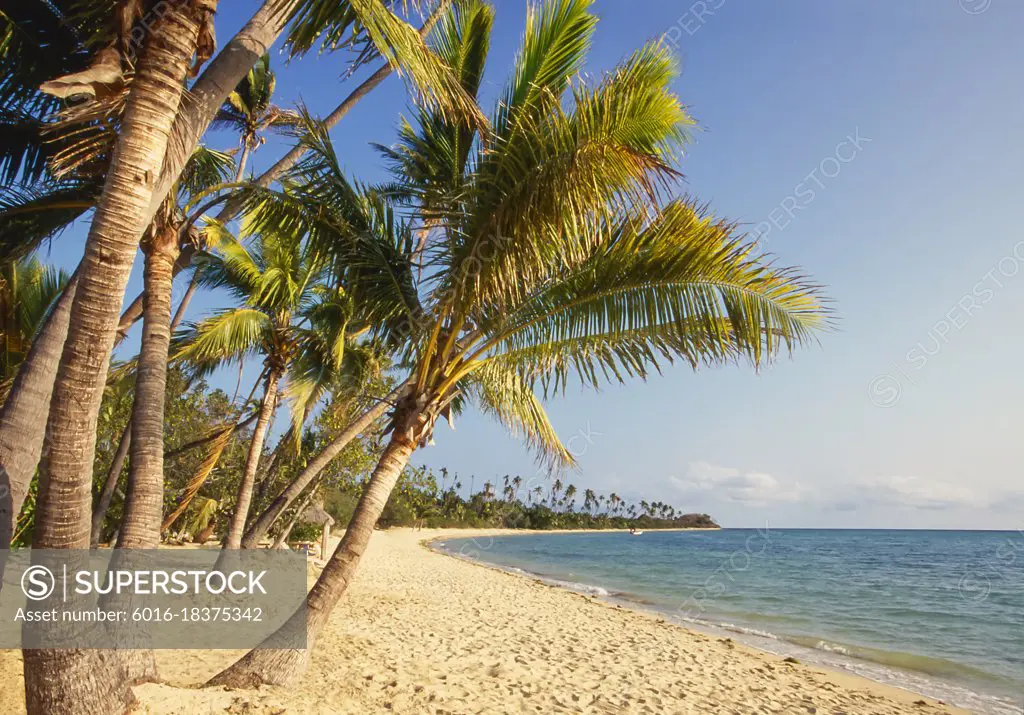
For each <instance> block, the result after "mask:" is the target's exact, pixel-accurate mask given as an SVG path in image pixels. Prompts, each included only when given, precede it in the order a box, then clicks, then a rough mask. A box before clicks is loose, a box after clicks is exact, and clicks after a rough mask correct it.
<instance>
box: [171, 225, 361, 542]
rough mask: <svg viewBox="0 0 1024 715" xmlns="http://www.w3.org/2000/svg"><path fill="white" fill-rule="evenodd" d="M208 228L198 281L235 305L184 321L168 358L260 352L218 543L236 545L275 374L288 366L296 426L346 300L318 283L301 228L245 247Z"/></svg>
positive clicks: (323, 379)
mask: <svg viewBox="0 0 1024 715" xmlns="http://www.w3.org/2000/svg"><path fill="white" fill-rule="evenodd" d="M216 230H217V231H218V232H219V234H220V236H219V238H220V240H219V245H218V246H217V247H216V249H215V250H213V251H210V252H207V253H205V255H204V256H203V257H202V259H201V262H200V265H199V271H200V274H199V275H200V283H201V285H203V286H205V287H209V288H227V289H228V290H230V291H231V292H232V293H233V294H234V295H235V297H236V298H237V299H238V300H239V301H240V302H241V305H239V306H238V307H235V308H229V309H227V310H224V311H221V312H219V313H217V314H215V315H213V316H211V317H209V318H206V319H204V320H202V321H201V322H199V323H198V324H195V325H191V326H190V327H189V329H188V330H187V331H186V333H185V334H184V335H183V336H182V337H181V345H180V347H178V349H177V350H176V351H175V354H174V359H176V360H187V361H189V362H191V363H193V364H194V365H196V366H197V367H199V368H200V369H202V370H211V369H213V368H214V367H216V366H218V365H220V364H223V363H225V362H231V361H238V360H241V359H244V358H245V357H246V356H248V355H255V354H259V355H262V356H263V362H264V369H263V372H262V374H261V379H262V380H263V381H264V383H263V397H262V399H261V401H260V407H259V416H258V418H257V420H256V425H255V427H254V428H253V435H252V441H251V443H250V445H249V451H248V456H247V458H246V462H245V468H244V470H243V472H242V475H241V481H240V483H239V487H238V494H237V499H236V502H235V508H234V511H233V512H232V517H231V523H230V527H229V529H228V534H227V537H226V539H225V541H224V548H226V549H237V548H240V547H241V542H242V534H243V532H244V529H245V523H246V518H247V516H248V514H249V505H250V503H251V501H252V496H253V486H254V484H255V479H256V471H257V468H258V466H259V460H260V457H261V456H262V454H263V443H264V441H265V439H266V435H267V430H268V429H269V427H270V423H271V419H272V417H273V414H274V411H275V409H276V407H277V401H278V394H279V392H280V390H281V387H282V380H283V379H284V378H285V376H286V374H288V373H289V371H291V379H290V381H289V386H288V391H289V393H290V397H291V401H292V410H291V411H292V424H293V428H294V430H295V431H294V434H301V425H302V422H303V421H304V420H305V418H306V416H307V415H308V414H309V410H310V409H311V407H312V406H313V405H314V404H315V403H316V401H318V400H319V398H320V397H321V396H322V395H323V394H324V391H325V389H326V385H327V383H328V382H329V379H330V374H329V371H327V370H325V369H324V368H323V365H324V364H325V363H328V364H330V363H333V364H335V365H338V364H340V362H341V360H342V359H343V358H344V353H345V344H346V336H347V333H346V326H347V323H348V320H349V318H350V317H351V310H352V305H351V301H350V300H349V299H348V298H347V296H345V295H343V294H341V293H339V292H338V291H336V290H333V289H331V288H329V287H327V286H324V285H323V284H321V283H320V281H321V279H322V278H323V277H324V275H325V269H326V266H325V261H324V256H323V254H322V253H320V252H319V251H317V250H315V249H314V248H313V247H311V246H310V245H309V244H308V243H307V242H306V241H305V240H304V237H303V235H302V234H301V233H300V234H299V235H295V234H294V233H292V234H287V233H283V232H276V231H265V232H263V233H260V234H259V235H258V236H257V237H256V238H254V239H252V241H251V243H252V245H251V246H250V247H249V249H246V247H245V246H243V245H242V242H241V241H240V240H238V239H237V238H236V237H234V236H233V235H231V234H229V233H228V232H227V231H226V230H225V229H223V228H222V227H219V228H216ZM325 354H326V355H325ZM320 358H324V362H321V361H320ZM311 361H312V362H311Z"/></svg>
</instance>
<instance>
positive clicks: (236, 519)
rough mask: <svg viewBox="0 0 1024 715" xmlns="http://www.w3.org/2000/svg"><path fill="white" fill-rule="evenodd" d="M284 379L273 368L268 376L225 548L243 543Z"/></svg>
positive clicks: (234, 547) (232, 547) (233, 547)
mask: <svg viewBox="0 0 1024 715" xmlns="http://www.w3.org/2000/svg"><path fill="white" fill-rule="evenodd" d="M280 379H281V373H280V371H279V370H276V369H272V370H271V371H270V374H269V375H267V386H266V388H265V389H264V391H263V403H262V405H261V406H260V416H259V418H258V419H257V420H256V427H255V428H254V429H253V434H252V443H251V444H250V445H249V454H248V455H247V456H246V459H245V471H243V472H242V482H241V484H239V486H238V500H237V501H236V502H235V511H234V513H233V514H232V515H231V525H230V527H229V528H228V535H227V538H226V539H225V540H224V548H225V549H238V548H241V546H242V533H243V532H244V531H245V520H246V518H247V517H248V516H249V504H250V503H251V502H252V491H253V484H254V483H255V481H256V468H257V467H258V466H259V462H260V455H261V454H262V453H263V441H264V440H265V439H266V436H267V428H268V427H269V426H270V420H271V418H272V417H273V416H274V407H275V406H276V403H277V385H278V382H279V381H280Z"/></svg>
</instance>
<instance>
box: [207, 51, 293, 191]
mask: <svg viewBox="0 0 1024 715" xmlns="http://www.w3.org/2000/svg"><path fill="white" fill-rule="evenodd" d="M276 84H277V79H276V77H275V76H274V72H273V71H272V70H271V69H270V55H267V54H264V55H263V56H262V57H260V58H259V59H258V60H257V61H256V64H254V65H253V66H252V69H250V70H249V73H248V74H247V75H246V76H245V78H244V79H243V80H242V81H241V82H239V83H238V86H237V87H235V89H234V90H233V91H232V92H231V94H229V95H228V99H227V101H226V102H225V103H224V106H223V107H221V109H220V111H219V112H217V116H216V117H214V119H213V122H212V124H211V127H213V128H225V127H230V128H231V129H234V130H235V131H236V132H238V136H239V140H238V145H239V156H238V162H237V169H236V172H235V181H241V180H242V177H243V176H244V175H245V166H246V164H247V162H248V159H249V153H250V152H252V151H254V150H255V149H256V148H258V147H260V146H262V145H263V144H264V143H265V142H266V141H267V140H266V137H264V136H263V134H264V133H265V132H266V131H268V130H275V129H283V128H286V127H294V126H296V125H297V124H299V122H300V116H299V114H298V113H297V112H294V111H291V110H288V109H282V108H281V107H278V106H277V105H275V104H273V102H272V101H271V99H272V98H273V95H274V87H275V86H276Z"/></svg>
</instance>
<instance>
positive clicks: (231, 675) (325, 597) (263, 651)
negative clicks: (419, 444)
mask: <svg viewBox="0 0 1024 715" xmlns="http://www.w3.org/2000/svg"><path fill="white" fill-rule="evenodd" d="M415 449H416V443H415V442H414V441H410V440H409V438H408V437H407V436H406V431H405V430H401V429H398V428H396V429H395V430H394V431H393V433H392V436H391V441H390V442H389V443H388V446H387V447H386V448H385V450H384V453H383V454H382V455H381V458H380V462H378V463H377V467H376V469H374V470H373V474H372V475H371V476H370V480H369V482H368V483H367V485H366V489H365V490H364V491H363V496H362V497H361V498H360V499H359V504H357V505H356V510H355V512H354V513H353V514H352V520H351V521H349V523H348V526H347V527H346V529H345V536H344V537H343V538H342V540H341V543H340V544H339V545H338V548H337V550H336V551H335V552H334V555H333V556H332V557H331V560H330V561H328V562H327V566H325V567H324V570H323V573H321V574H320V578H319V579H317V582H316V584H314V586H313V588H312V589H311V590H310V592H309V595H308V596H307V597H306V609H305V611H301V610H300V611H297V612H296V613H295V615H293V616H292V617H291V618H290V619H289V620H288V622H287V623H285V625H283V626H282V627H281V628H280V629H279V630H278V631H277V632H276V633H274V634H273V635H271V636H270V637H269V638H267V639H266V640H265V641H264V642H263V643H262V644H261V645H260V646H259V647H258V648H256V649H254V650H251V651H249V652H248V653H247V654H246V655H245V656H244V657H243V658H242V659H241V660H239V661H238V662H237V663H235V664H234V665H232V666H231V667H229V668H227V669H226V670H224V671H222V672H220V673H219V674H217V675H216V676H214V678H213V679H212V680H211V681H210V682H209V685H226V686H228V687H232V688H255V687H258V686H259V685H260V684H263V683H269V684H275V685H281V684H285V683H289V682H292V681H293V680H295V678H297V677H299V676H300V675H301V674H302V673H303V672H304V671H305V670H306V667H307V665H308V662H309V654H310V652H312V650H313V648H314V646H315V645H316V639H317V637H318V636H319V635H320V632H321V631H322V630H323V627H324V625H325V624H326V623H327V621H328V619H329V618H330V615H331V611H332V610H333V609H334V606H335V605H336V604H337V603H338V600H339V599H340V598H341V597H342V595H343V594H344V593H345V590H346V589H347V588H348V585H349V583H350V582H351V581H352V577H353V576H354V575H355V572H356V567H357V566H358V565H359V560H360V559H361V558H362V556H363V552H364V551H366V546H367V544H368V543H369V542H370V536H371V535H372V534H373V527H374V526H375V525H376V524H377V520H378V519H379V518H380V515H381V512H382V511H384V506H385V504H387V501H388V497H389V496H390V495H391V491H392V489H394V488H395V484H396V483H397V482H398V478H399V477H400V476H401V474H402V470H403V469H405V465H406V464H408V463H409V457H411V456H412V453H413V452H414V451H415ZM303 628H304V629H305V630H306V647H305V648H304V649H301V648H288V647H284V648H282V647H275V645H280V644H286V645H287V644H289V643H294V642H295V640H294V638H295V636H296V634H297V633H301V630H300V629H303Z"/></svg>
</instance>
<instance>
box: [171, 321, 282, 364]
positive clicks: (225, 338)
mask: <svg viewBox="0 0 1024 715" xmlns="http://www.w3.org/2000/svg"><path fill="white" fill-rule="evenodd" d="M272 328H273V325H272V323H271V320H270V317H269V316H268V315H267V314H266V313H264V312H262V311H260V310H255V309H253V308H229V309H227V310H222V311H220V312H218V313H215V314H213V315H212V316H210V317H209V318H206V319H204V320H202V321H200V322H198V323H193V324H190V325H188V326H187V327H186V328H185V329H184V330H182V331H180V332H179V334H178V335H176V336H175V339H174V344H173V345H172V350H171V359H172V360H174V361H178V360H183V361H188V362H190V363H192V364H193V365H194V366H196V367H197V369H199V370H204V369H205V370H212V369H214V368H216V367H217V366H218V365H220V364H222V363H227V362H234V361H237V360H241V359H243V358H246V357H249V356H253V355H256V354H257V353H258V352H259V349H260V346H261V345H263V344H264V343H265V342H266V341H267V340H268V338H269V333H270V331H271V330H272Z"/></svg>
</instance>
